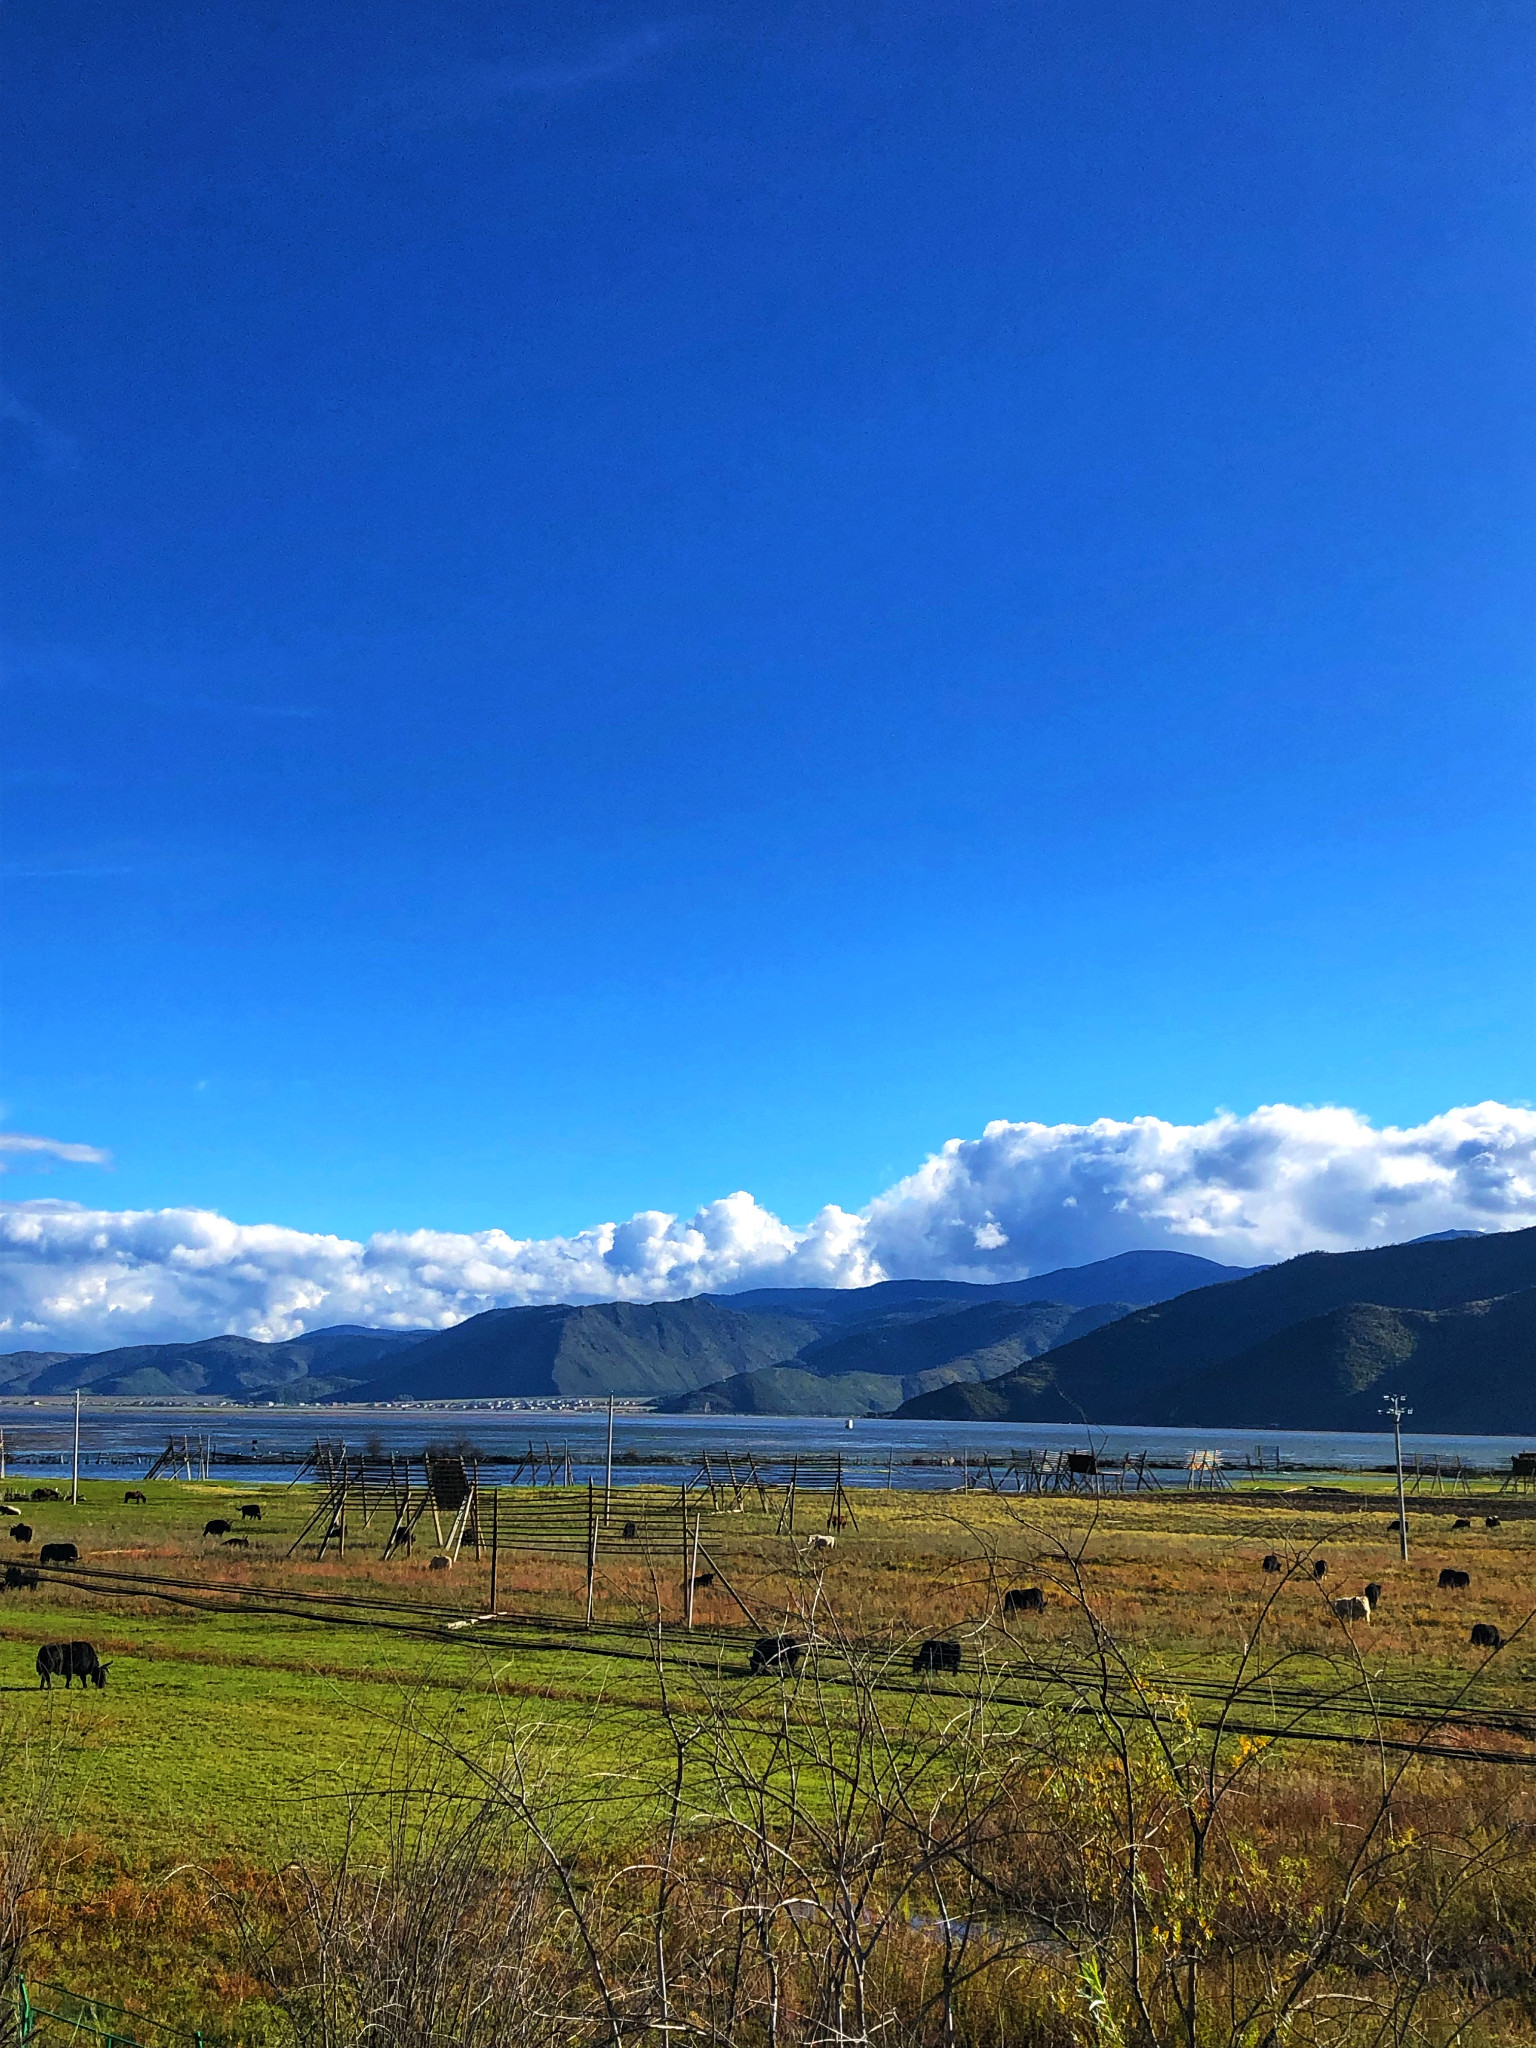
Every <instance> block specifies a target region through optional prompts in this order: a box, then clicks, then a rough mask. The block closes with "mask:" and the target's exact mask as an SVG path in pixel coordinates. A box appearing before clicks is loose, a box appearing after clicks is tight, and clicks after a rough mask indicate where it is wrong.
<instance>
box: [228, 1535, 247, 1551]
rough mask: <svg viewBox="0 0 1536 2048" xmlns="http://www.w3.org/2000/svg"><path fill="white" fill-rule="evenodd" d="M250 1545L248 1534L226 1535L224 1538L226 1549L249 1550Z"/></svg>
mask: <svg viewBox="0 0 1536 2048" xmlns="http://www.w3.org/2000/svg"><path fill="white" fill-rule="evenodd" d="M250 1547H251V1539H250V1537H249V1536H226V1537H225V1538H224V1548H225V1549H226V1550H249V1549H250Z"/></svg>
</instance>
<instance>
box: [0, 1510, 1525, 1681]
mask: <svg viewBox="0 0 1536 2048" xmlns="http://www.w3.org/2000/svg"><path fill="white" fill-rule="evenodd" d="M30 1498H31V1499H32V1500H33V1501H36V1502H46V1501H57V1500H60V1499H62V1495H61V1494H60V1492H59V1490H58V1488H57V1487H53V1486H39V1487H35V1488H34V1489H33V1490H32V1493H31V1495H30ZM123 1501H124V1505H129V1504H137V1505H139V1506H144V1505H146V1504H147V1496H146V1495H145V1494H143V1493H142V1492H140V1491H139V1490H138V1489H137V1488H134V1487H130V1488H129V1490H128V1491H127V1492H126V1493H125V1494H124V1495H123ZM0 1514H4V1515H8V1516H10V1517H12V1526H11V1536H12V1539H13V1540H14V1541H15V1542H18V1543H31V1542H32V1540H33V1533H34V1532H33V1530H32V1528H31V1526H30V1524H28V1523H26V1522H24V1521H22V1520H20V1519H19V1516H20V1510H19V1509H17V1508H15V1507H11V1506H8V1505H4V1504H0ZM240 1518H241V1520H242V1521H243V1522H259V1521H260V1520H261V1518H262V1516H261V1507H260V1505H259V1503H257V1502H256V1501H246V1502H243V1503H242V1504H241V1508H240ZM1483 1525H1484V1527H1485V1528H1487V1529H1497V1528H1498V1527H1499V1526H1500V1522H1499V1517H1498V1516H1497V1515H1485V1516H1484V1518H1483ZM1394 1526H1396V1525H1395V1524H1394ZM1451 1526H1452V1528H1453V1529H1458V1530H1460V1529H1470V1528H1471V1527H1472V1522H1471V1520H1470V1518H1469V1517H1467V1516H1465V1515H1460V1516H1457V1517H1456V1519H1455V1521H1454V1522H1453V1523H1452V1525H1451ZM233 1530H234V1525H233V1523H231V1522H228V1521H226V1520H224V1519H223V1518H222V1517H217V1516H216V1517H214V1518H213V1519H211V1520H209V1521H207V1522H205V1523H204V1524H203V1536H204V1538H205V1540H206V1539H209V1538H221V1539H222V1540H223V1542H224V1543H225V1544H226V1545H227V1546H238V1547H242V1548H248V1547H249V1543H250V1539H249V1537H246V1536H237V1535H235V1534H234V1533H233ZM634 1531H635V1525H634V1524H633V1523H631V1522H626V1523H625V1525H624V1534H625V1535H626V1536H630V1535H632V1534H633V1533H634ZM834 1543H835V1538H834V1537H832V1536H812V1537H811V1538H809V1540H808V1543H807V1548H808V1549H810V1550H814V1551H829V1550H831V1549H832V1548H833V1547H834ZM79 1561H80V1553H79V1550H78V1548H77V1547H76V1546H75V1545H74V1544H73V1543H64V1542H56V1543H45V1544H43V1545H42V1547H41V1549H40V1550H39V1551H38V1556H37V1563H38V1566H46V1565H72V1564H78V1563H79ZM432 1562H433V1564H437V1563H438V1562H439V1560H438V1559H437V1558H434V1559H433V1560H432ZM1304 1568H1305V1569H1306V1571H1307V1575H1308V1576H1309V1577H1310V1578H1311V1579H1312V1580H1313V1582H1314V1583H1316V1584H1318V1585H1319V1586H1320V1585H1321V1583H1322V1581H1323V1580H1324V1579H1326V1578H1327V1576H1328V1561H1327V1559H1326V1558H1322V1557H1317V1558H1313V1559H1312V1560H1311V1561H1310V1565H1308V1566H1305V1567H1304V1566H1303V1565H1302V1564H1297V1565H1295V1566H1294V1567H1292V1570H1293V1571H1301V1570H1303V1569H1304ZM1262 1569H1263V1570H1264V1571H1265V1572H1266V1573H1269V1574H1271V1575H1276V1574H1282V1573H1285V1572H1286V1569H1287V1567H1286V1562H1285V1560H1284V1559H1283V1558H1282V1557H1281V1556H1280V1554H1279V1553H1278V1552H1277V1551H1270V1552H1269V1553H1268V1554H1267V1556H1266V1557H1265V1558H1264V1560H1263V1565H1262ZM4 1583H5V1586H6V1588H7V1590H12V1591H13V1590H15V1589H17V1588H20V1587H36V1586H37V1585H38V1584H39V1583H40V1582H39V1578H38V1572H37V1570H36V1569H28V1568H27V1567H26V1566H24V1565H14V1564H13V1565H9V1566H7V1568H6V1571H5V1581H4ZM1437 1583H1438V1586H1439V1590H1440V1591H1441V1592H1443V1593H1444V1592H1456V1593H1464V1592H1466V1591H1467V1590H1468V1589H1469V1588H1470V1586H1471V1584H1472V1575H1471V1573H1470V1572H1467V1571H1463V1570H1460V1569H1459V1568H1457V1567H1455V1566H1452V1565H1447V1566H1445V1567H1444V1569H1443V1570H1442V1571H1441V1573H1440V1576H1439V1580H1438V1582H1437ZM713 1584H714V1574H713V1573H711V1572H700V1573H698V1574H697V1576H696V1577H695V1578H693V1579H692V1580H691V1581H690V1590H692V1589H694V1588H704V1587H708V1586H712V1585H713ZM1383 1591H1384V1588H1383V1587H1382V1585H1381V1584H1380V1582H1379V1581H1376V1580H1372V1581H1371V1583H1370V1584H1369V1585H1367V1586H1365V1587H1364V1588H1363V1589H1362V1590H1361V1591H1360V1592H1359V1593H1352V1594H1347V1595H1344V1596H1343V1597H1341V1598H1339V1599H1336V1600H1331V1601H1330V1602H1329V1603H1328V1604H1329V1606H1330V1608H1331V1609H1332V1612H1333V1613H1334V1615H1335V1616H1336V1617H1337V1619H1338V1620H1340V1621H1341V1622H1344V1623H1346V1624H1347V1623H1350V1622H1356V1621H1364V1622H1369V1621H1370V1620H1371V1619H1372V1618H1373V1616H1374V1615H1375V1612H1376V1609H1377V1608H1378V1607H1379V1606H1380V1605H1381V1601H1382V1595H1383ZM1045 1606H1046V1599H1045V1589H1044V1587H1042V1586H1010V1587H1009V1588H1008V1589H1007V1591H1006V1592H1005V1593H1004V1594H1003V1614H1004V1617H1005V1619H1006V1618H1007V1617H1010V1616H1013V1615H1019V1614H1043V1613H1044V1612H1045ZM1504 1640H1505V1639H1504V1636H1503V1634H1502V1633H1501V1631H1500V1630H1499V1629H1498V1627H1497V1626H1496V1625H1495V1624H1494V1623H1493V1622H1491V1621H1479V1622H1474V1623H1473V1625H1472V1633H1471V1643H1472V1646H1473V1648H1474V1649H1482V1650H1501V1649H1503V1647H1504ZM807 1647H808V1646H807V1645H806V1644H805V1643H803V1642H801V1641H800V1640H799V1639H798V1638H797V1637H795V1636H763V1637H760V1638H759V1640H758V1641H757V1642H756V1643H755V1644H754V1646H753V1649H752V1654H751V1657H750V1659H749V1669H750V1671H751V1673H752V1675H753V1677H763V1676H765V1675H767V1674H770V1673H772V1674H776V1675H777V1676H779V1677H787V1676H791V1675H793V1673H794V1672H795V1671H796V1670H797V1669H798V1668H799V1665H800V1663H801V1660H802V1659H803V1657H804V1656H805V1652H806V1649H807ZM961 1660H962V1649H961V1645H960V1643H959V1642H957V1641H955V1640H954V1639H953V1638H952V1637H938V1636H935V1637H931V1638H929V1640H927V1641H926V1642H924V1643H921V1644H920V1645H919V1646H918V1649H917V1653H916V1655H915V1656H914V1657H913V1659H912V1670H913V1673H914V1675H916V1676H919V1677H928V1676H933V1675H935V1674H942V1675H953V1674H955V1673H958V1672H959V1670H960V1666H961ZM110 1668H111V1666H110V1665H109V1664H104V1663H103V1662H102V1661H101V1659H100V1658H99V1657H98V1656H97V1654H96V1651H95V1649H94V1648H93V1647H92V1645H91V1644H89V1643H81V1642H76V1643H44V1644H43V1646H42V1648H41V1649H40V1650H39V1651H38V1653H37V1676H38V1683H39V1685H40V1686H41V1687H45V1688H51V1686H52V1684H53V1681H54V1679H55V1678H62V1679H63V1680H64V1686H65V1690H66V1691H68V1689H69V1687H70V1685H71V1684H72V1683H73V1681H74V1680H75V1679H77V1678H78V1679H79V1681H80V1684H81V1688H82V1690H83V1689H84V1687H86V1686H87V1685H94V1686H95V1687H96V1688H97V1689H98V1690H100V1689H101V1688H103V1687H105V1685H106V1682H107V1672H108V1671H109V1670H110Z"/></svg>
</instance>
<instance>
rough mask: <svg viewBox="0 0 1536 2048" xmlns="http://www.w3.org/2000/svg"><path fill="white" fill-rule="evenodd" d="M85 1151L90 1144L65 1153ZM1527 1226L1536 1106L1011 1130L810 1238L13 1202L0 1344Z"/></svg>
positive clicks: (684, 1226) (144, 1337) (765, 1221)
mask: <svg viewBox="0 0 1536 2048" xmlns="http://www.w3.org/2000/svg"><path fill="white" fill-rule="evenodd" d="M34 1142H44V1141H34ZM76 1152H78V1153H80V1154H91V1148H89V1147H80V1148H72V1149H71V1151H70V1152H68V1153H66V1154H65V1156H74V1154H75V1153H76ZM91 1156H95V1155H93V1154H92V1155H91ZM1531 1224H1536V1112H1533V1111H1530V1110H1526V1109H1514V1108H1508V1107H1506V1106H1505V1105H1503V1104H1501V1103H1494V1102H1485V1103H1480V1104H1478V1105H1476V1106H1475V1107H1469V1108H1461V1109H1452V1110H1448V1111H1446V1112H1445V1114H1444V1115H1442V1116H1437V1117H1434V1118H1431V1119H1430V1120H1429V1121H1428V1122H1427V1123H1423V1124H1418V1125H1415V1126H1413V1127H1412V1128H1406V1129H1398V1128H1394V1127H1391V1126H1387V1127H1385V1128H1381V1129H1378V1128H1376V1127H1375V1126H1373V1125H1372V1124H1371V1123H1370V1122H1368V1121H1367V1119H1366V1118H1364V1117H1362V1116H1359V1115H1357V1114H1356V1113H1355V1112H1354V1111H1352V1110H1347V1109H1297V1108H1292V1107H1289V1106H1287V1105H1285V1104H1274V1105H1271V1106H1269V1107H1267V1108H1263V1109H1259V1110H1255V1111H1254V1112H1253V1113H1252V1114H1251V1115H1248V1116H1229V1115H1221V1116H1216V1117H1212V1118H1211V1119H1210V1120H1209V1121H1208V1122H1205V1123H1200V1124H1173V1123H1167V1122H1165V1121H1163V1120H1162V1119H1161V1118H1158V1117H1136V1118H1134V1119H1132V1120H1130V1121H1129V1122H1116V1121H1113V1120H1111V1119H1108V1118H1103V1119H1100V1120H1099V1121H1098V1122H1096V1123H1091V1124H1035V1123H993V1124H988V1126H987V1127H986V1129H985V1130H984V1131H983V1132H982V1134H981V1136H980V1137H979V1138H955V1139H951V1140H950V1141H949V1143H947V1144H946V1145H944V1146H943V1147H942V1148H941V1149H940V1150H939V1151H938V1152H936V1153H935V1154H934V1155H933V1156H932V1157H931V1158H930V1159H928V1160H927V1161H926V1162H925V1163H924V1164H923V1165H922V1166H921V1167H919V1168H918V1170H917V1171H916V1172H915V1173H913V1174H910V1175H909V1176H908V1177H907V1178H906V1179H905V1180H902V1181H899V1182H897V1184H896V1185H895V1186H894V1187H892V1188H888V1189H887V1190H886V1191H885V1192H884V1193H883V1194H880V1195H878V1196H876V1198H875V1199H874V1200H873V1201H872V1202H871V1203H870V1204H869V1206H868V1207H867V1208H866V1209H864V1210H862V1211H860V1212H858V1213H853V1212H850V1211H848V1210H845V1209H840V1208H836V1207H828V1208H826V1209H823V1210H822V1211H821V1212H820V1214H819V1215H817V1216H816V1217H815V1218H814V1219H813V1220H812V1221H811V1222H810V1223H809V1224H807V1225H804V1226H801V1227H795V1226H791V1225H790V1224H787V1223H784V1222H782V1221H781V1220H780V1218H778V1217H777V1216H775V1215H773V1214H772V1213H771V1211H769V1210H767V1209H764V1208H763V1207H762V1206H761V1205H760V1204H759V1203H758V1202H757V1201H755V1200H754V1199H753V1197H752V1196H751V1195H749V1194H734V1195H727V1196H725V1197H723V1198H722V1199H721V1200H719V1201H714V1202H710V1203H707V1204H706V1205H705V1206H704V1207H703V1208H701V1209H700V1210H698V1211H697V1213H696V1214H694V1215H693V1216H690V1217H687V1218H682V1217H678V1216H673V1215H669V1214H667V1213H665V1212H663V1211H660V1210H646V1211H642V1212H641V1213H640V1214H638V1215H635V1216H631V1217H630V1218H629V1219H628V1220H627V1221H625V1222H622V1223H601V1224H597V1225H595V1226H594V1227H593V1228H591V1229H589V1230H583V1231H580V1232H578V1233H576V1234H575V1235H574V1236H570V1237H552V1238H516V1237H512V1236H510V1235H509V1234H508V1233H507V1232H505V1231H502V1230H482V1231H437V1230H425V1229H423V1230H412V1231H385V1232H380V1233H379V1234H378V1235H376V1236H374V1237H371V1238H369V1239H368V1240H367V1241H366V1242H358V1241H356V1240H354V1239H351V1238H343V1237H331V1236H325V1235H321V1234H318V1233H315V1232H311V1231H301V1230H288V1229H285V1228H283V1227H282V1226H281V1225H278V1224H269V1223H261V1224H246V1223H234V1222H231V1221H230V1220H229V1219H228V1218H227V1217H224V1216H220V1215H218V1214H216V1213H214V1212H213V1211H210V1210H204V1209H160V1210H153V1211H133V1210H96V1209H87V1208H84V1207H81V1206H78V1205H76V1204H73V1203H66V1202H14V1203H7V1204H0V1304H3V1312H0V1347H3V1348H4V1349H7V1350H19V1349H22V1348H43V1347H46V1348H56V1349H63V1350H87V1349H96V1348H100V1347H104V1346H109V1345H116V1344H132V1343H143V1342H151V1341H155V1340H158V1339H161V1338H165V1337H173V1336H174V1337H201V1336H210V1335H213V1334H215V1333H216V1332H220V1331H238V1332H240V1333H241V1334H243V1335H247V1336H252V1337H263V1338H278V1337H288V1336H294V1335H297V1334H299V1333H300V1332H302V1331H304V1330H311V1329H318V1328H320V1327H322V1326H324V1325H325V1324H328V1323H371V1324H380V1325H385V1326H392V1327H396V1328H406V1327H414V1326H418V1325H426V1326H430V1327H435V1328H445V1327H447V1326H448V1325H449V1324H451V1323H455V1322H458V1321H460V1320H462V1319H463V1318H464V1317H465V1316H470V1315H476V1314H478V1313H479V1312H480V1311H481V1310H483V1309H488V1308H500V1307H509V1306H514V1305H518V1304H524V1303H535V1302H550V1301H654V1300H660V1299H676V1298H678V1297H680V1296H683V1295H688V1294H700V1293H730V1292H732V1291H733V1290H739V1289H742V1288H747V1287H761V1286H779V1287H805V1286H828V1287H858V1286H863V1285H866V1284H868V1283H869V1282H870V1281H873V1280H880V1279H886V1278H891V1279H896V1278H938V1277H942V1278H947V1279H960V1280H1015V1279H1027V1278H1028V1277H1029V1276H1030V1275H1031V1274H1033V1273H1041V1272H1045V1271H1048V1270H1049V1269H1050V1268H1052V1267H1055V1266H1063V1265H1078V1264H1082V1263H1084V1262H1085V1261H1088V1260H1091V1259H1100V1258H1107V1257H1109V1256H1110V1255H1111V1254H1113V1253H1115V1252H1122V1251H1132V1250H1137V1249H1140V1248H1142V1247H1164V1248H1168V1249H1175V1250H1182V1251H1193V1252H1201V1253H1203V1254H1205V1255H1206V1256H1207V1257H1209V1258H1213V1259H1219V1260H1222V1261H1223V1262H1226V1263H1230V1264H1235V1265H1258V1264H1261V1263H1264V1262H1266V1261H1269V1260H1273V1259H1280V1258H1287V1257H1290V1256H1291V1255H1292V1254H1294V1253H1296V1252H1300V1251H1308V1250H1313V1249H1323V1250H1332V1251H1343V1250H1348V1249H1351V1248H1353V1247H1355V1246H1359V1245H1369V1244H1386V1243H1391V1242H1393V1241H1396V1240H1399V1239H1402V1238H1408V1237H1418V1236H1422V1235H1425V1234H1426V1233H1428V1232H1430V1231H1436V1230H1451V1229H1470V1230H1511V1229H1517V1228H1521V1227H1524V1226H1527V1225H1531Z"/></svg>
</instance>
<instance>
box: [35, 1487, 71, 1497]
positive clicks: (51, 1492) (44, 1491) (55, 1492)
mask: <svg viewBox="0 0 1536 2048" xmlns="http://www.w3.org/2000/svg"><path fill="white" fill-rule="evenodd" d="M29 1498H30V1499H32V1500H62V1499H63V1498H64V1496H63V1495H62V1494H61V1493H60V1492H59V1489H58V1488H57V1487H56V1486H34V1487H33V1489H32V1492H31V1494H30V1495H29Z"/></svg>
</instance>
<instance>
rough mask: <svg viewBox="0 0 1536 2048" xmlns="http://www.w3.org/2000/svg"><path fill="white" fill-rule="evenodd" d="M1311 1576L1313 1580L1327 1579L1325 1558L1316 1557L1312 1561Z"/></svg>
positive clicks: (1326, 1561)
mask: <svg viewBox="0 0 1536 2048" xmlns="http://www.w3.org/2000/svg"><path fill="white" fill-rule="evenodd" d="M1312 1576H1313V1578H1314V1579H1326V1578H1327V1576H1328V1560H1327V1558H1326V1557H1317V1558H1314V1559H1313V1560H1312Z"/></svg>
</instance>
